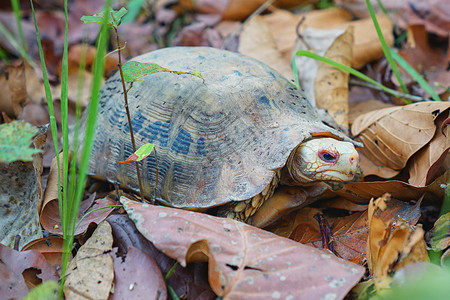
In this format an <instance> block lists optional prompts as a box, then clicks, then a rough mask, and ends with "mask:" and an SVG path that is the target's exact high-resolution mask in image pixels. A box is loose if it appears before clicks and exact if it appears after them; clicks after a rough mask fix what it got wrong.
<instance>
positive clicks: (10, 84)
mask: <svg viewBox="0 0 450 300" xmlns="http://www.w3.org/2000/svg"><path fill="white" fill-rule="evenodd" d="M1 73H2V74H1V76H0V85H1V86H3V87H5V88H3V90H2V93H1V94H0V112H5V113H6V114H8V116H9V117H11V118H13V119H18V118H19V116H20V115H21V113H22V109H23V107H24V106H25V105H26V103H27V102H28V97H27V89H26V80H25V65H24V63H23V61H19V62H16V63H15V64H11V65H9V66H6V67H5V69H4V70H2V72H1Z"/></svg>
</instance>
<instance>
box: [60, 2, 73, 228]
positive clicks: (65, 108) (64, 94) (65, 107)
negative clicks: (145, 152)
mask: <svg viewBox="0 0 450 300" xmlns="http://www.w3.org/2000/svg"><path fill="white" fill-rule="evenodd" d="M64 23H65V25H64V47H63V57H62V66H61V123H62V124H61V125H62V140H63V181H62V185H63V201H64V203H65V204H66V205H64V207H63V214H62V215H61V225H62V228H63V233H64V235H66V234H68V232H67V230H68V228H69V227H68V221H69V220H68V217H69V211H70V209H71V204H72V201H68V199H67V197H68V196H69V193H68V189H67V180H68V174H69V124H68V114H69V104H68V102H69V100H68V77H69V74H68V67H67V65H68V63H67V60H68V58H67V48H68V42H67V35H68V20H67V0H64ZM63 224H64V225H63ZM64 229H65V230H66V232H64Z"/></svg>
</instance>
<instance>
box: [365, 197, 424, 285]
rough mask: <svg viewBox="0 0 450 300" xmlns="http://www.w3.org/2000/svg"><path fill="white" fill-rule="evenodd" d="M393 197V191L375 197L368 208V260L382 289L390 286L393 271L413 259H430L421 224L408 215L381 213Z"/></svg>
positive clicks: (372, 273)
mask: <svg viewBox="0 0 450 300" xmlns="http://www.w3.org/2000/svg"><path fill="white" fill-rule="evenodd" d="M390 200H391V198H390V195H389V194H385V195H383V197H380V198H378V199H376V200H375V201H374V200H373V199H372V200H371V201H370V204H369V210H368V218H369V237H368V239H367V264H368V267H369V271H370V274H371V275H372V276H373V278H374V283H375V286H376V287H377V288H378V289H381V288H386V287H388V286H389V284H390V278H389V276H388V274H389V273H390V272H392V271H394V270H396V269H397V268H401V267H403V266H405V265H406V264H410V263H412V262H417V261H427V260H428V253H427V251H426V244H425V241H424V239H423V235H424V231H423V229H422V227H421V226H417V227H413V226H411V225H410V224H409V222H408V221H406V220H404V219H398V220H396V221H394V220H393V219H387V220H386V219H384V220H383V218H381V217H380V216H381V215H382V214H383V212H384V211H385V210H386V209H387V202H389V201H390Z"/></svg>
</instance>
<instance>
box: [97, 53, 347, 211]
mask: <svg viewBox="0 0 450 300" xmlns="http://www.w3.org/2000/svg"><path fill="white" fill-rule="evenodd" d="M133 60H135V61H139V62H152V63H157V64H159V65H160V66H162V67H165V68H168V69H171V70H178V71H192V70H198V71H200V72H201V74H202V76H203V78H204V81H202V80H201V79H200V78H197V77H194V76H192V75H177V74H172V73H166V72H164V73H155V74H151V75H148V76H146V78H145V79H144V80H141V81H137V82H134V84H133V87H132V88H131V89H130V91H129V93H128V101H129V108H130V111H131V114H132V126H133V132H134V135H135V138H136V143H137V145H136V147H140V146H141V145H143V144H145V143H149V142H150V143H154V144H155V145H156V149H157V160H158V186H157V188H156V197H157V200H159V201H162V202H165V203H167V204H169V205H172V206H175V207H199V208H206V207H211V206H216V205H220V204H223V203H227V202H230V201H240V200H246V199H249V198H251V197H252V196H254V195H256V194H258V193H260V192H261V191H262V190H263V189H264V188H265V187H266V186H267V185H268V184H269V183H270V182H271V180H272V177H273V174H274V172H275V171H276V170H279V169H280V168H281V167H283V166H284V164H285V163H286V160H287V158H288V156H289V154H290V153H291V151H292V150H293V149H294V148H295V147H296V146H297V145H299V144H300V143H301V142H302V141H304V140H307V139H310V138H311V136H312V134H313V133H320V132H329V133H331V134H333V135H334V136H337V137H339V138H340V139H343V140H347V141H350V142H351V140H350V139H349V138H348V137H346V136H345V135H343V134H342V133H340V132H338V131H335V130H334V129H332V128H330V127H328V126H326V125H325V124H323V123H322V122H320V121H319V120H318V117H317V114H316V112H315V109H313V108H312V107H311V105H310V104H309V102H308V101H307V99H306V98H305V97H304V96H303V94H302V92H301V91H300V90H298V89H296V88H295V86H294V85H293V84H291V83H290V82H289V81H288V80H287V79H285V78H284V77H283V76H282V75H280V74H279V73H278V72H277V71H275V70H273V69H272V68H270V67H268V66H267V65H265V64H263V63H262V62H259V61H257V60H255V59H252V58H249V57H247V56H244V55H241V54H238V53H233V52H228V51H224V50H218V49H213V48H206V47H174V48H165V49H161V50H157V51H154V52H150V53H147V54H144V55H141V56H138V57H136V58H134V59H133ZM123 103H124V102H123V92H122V86H121V82H120V77H119V75H118V74H116V75H114V76H113V77H111V78H110V79H109V80H107V82H106V84H105V86H104V87H103V89H102V92H101V99H100V103H99V105H100V106H99V114H98V119H97V128H96V133H95V141H94V146H93V151H92V156H91V160H90V174H91V175H95V176H96V177H101V178H103V179H106V180H107V181H109V182H113V183H120V184H121V185H122V186H126V187H128V188H131V189H134V190H138V182H137V176H136V170H135V165H134V164H128V165H122V164H117V163H116V162H115V161H116V160H124V159H125V158H126V157H128V156H129V155H130V154H131V153H132V146H131V141H130V133H129V126H128V124H127V117H126V113H125V108H124V104H123ZM155 170H156V162H155V157H154V156H153V155H150V156H149V157H147V158H146V159H145V160H143V161H141V172H142V176H141V177H142V180H143V185H144V194H146V195H148V196H151V195H153V194H154V190H153V189H154V185H155Z"/></svg>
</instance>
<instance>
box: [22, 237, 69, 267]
mask: <svg viewBox="0 0 450 300" xmlns="http://www.w3.org/2000/svg"><path fill="white" fill-rule="evenodd" d="M63 242H64V239H63V238H62V237H60V236H49V237H44V238H40V239H37V240H34V241H31V242H29V243H28V244H26V245H25V246H24V247H23V248H22V251H26V250H36V251H39V252H40V253H41V254H42V255H43V256H44V257H45V259H46V260H47V262H48V263H49V264H51V265H52V266H54V267H56V266H61V258H62V253H63Z"/></svg>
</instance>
